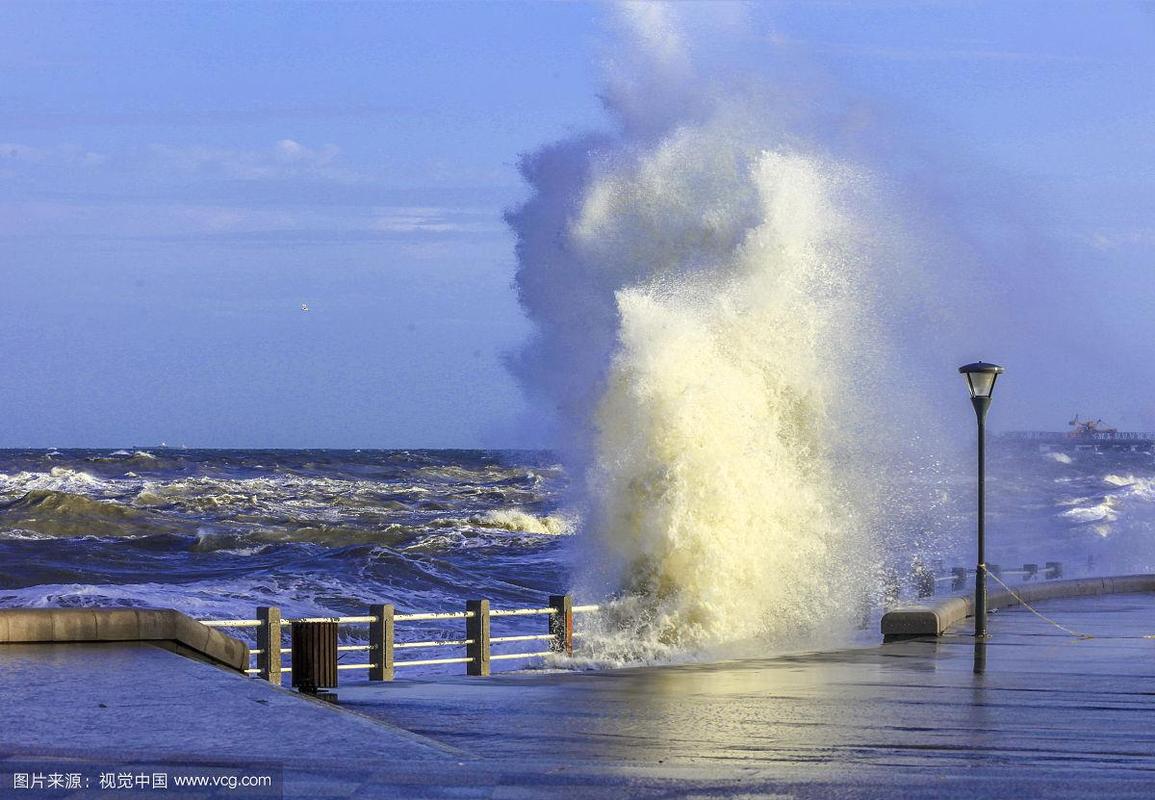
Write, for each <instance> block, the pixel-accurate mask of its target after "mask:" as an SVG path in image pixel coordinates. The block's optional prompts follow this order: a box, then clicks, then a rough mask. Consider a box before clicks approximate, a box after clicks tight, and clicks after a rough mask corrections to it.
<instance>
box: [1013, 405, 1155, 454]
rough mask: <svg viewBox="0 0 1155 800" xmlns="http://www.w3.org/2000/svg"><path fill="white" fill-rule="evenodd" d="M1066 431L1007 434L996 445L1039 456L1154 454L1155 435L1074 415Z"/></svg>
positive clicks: (1015, 432) (1014, 432)
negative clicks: (1034, 450)
mask: <svg viewBox="0 0 1155 800" xmlns="http://www.w3.org/2000/svg"><path fill="white" fill-rule="evenodd" d="M1067 424H1068V425H1069V426H1070V427H1071V430H1069V431H1011V432H1010V433H1004V434H1001V435H1000V436H999V437H998V440H999V441H1000V442H1006V443H1010V444H1019V445H1025V446H1027V447H1032V448H1037V449H1038V450H1039V451H1041V452H1052V451H1054V452H1071V451H1078V450H1092V451H1094V450H1099V451H1102V450H1114V451H1119V450H1124V451H1131V452H1136V453H1150V452H1152V451H1153V450H1155V433H1143V432H1137V431H1120V430H1116V429H1115V428H1111V427H1108V426H1106V425H1104V424H1103V420H1101V419H1099V420H1089V419H1086V420H1081V419H1079V415H1078V414H1076V415H1075V416H1074V418H1073V419H1072V420H1071V421H1070V422H1069V423H1067Z"/></svg>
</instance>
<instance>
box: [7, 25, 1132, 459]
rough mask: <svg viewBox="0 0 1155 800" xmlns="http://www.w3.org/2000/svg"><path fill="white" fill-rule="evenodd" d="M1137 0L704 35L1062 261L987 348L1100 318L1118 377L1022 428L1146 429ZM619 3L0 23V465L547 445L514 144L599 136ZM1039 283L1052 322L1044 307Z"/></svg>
mask: <svg viewBox="0 0 1155 800" xmlns="http://www.w3.org/2000/svg"><path fill="white" fill-rule="evenodd" d="M1152 8H1153V7H1152V6H1141V5H1132V4H1126V3H1109V4H1103V3H1086V4H1079V3H1014V4H1005V3H991V4H977V5H976V4H973V3H965V4H962V3H957V4H956V3H933V4H930V3H925V4H924V3H833V2H832V3H781V4H779V3H768V4H758V5H754V6H752V7H750V8H749V9H748V13H747V15H746V16H745V17H743V18H742V19H741V21H740V22H738V23H736V24H735V25H734V26H732V27H729V28H726V26H723V27H722V30H723V31H724V35H723V34H719V33H718V32H717V30H715V32H714V33H713V34H712V35H714V36H718V37H721V38H719V40H718V41H715V42H713V43H712V45H711V46H714V47H717V48H722V49H727V48H730V47H731V46H732V47H733V49H734V50H740V51H741V52H742V54H743V55H742V58H741V59H739V60H740V61H742V62H743V63H742V68H743V69H746V70H748V71H749V72H750V73H751V74H752V75H758V74H759V73H760V72H761V71H762V70H763V67H765V71H766V72H767V74H768V75H769V74H773V76H774V79H775V80H779V81H782V80H786V81H790V80H798V81H804V82H806V83H807V84H808V85H810V86H813V87H819V91H817V92H815V93H814V94H813V95H812V96H813V97H814V98H816V99H815V100H814V102H816V103H819V104H821V103H822V102H823V97H825V96H826V95H824V94H823V92H822V91H821V90H820V89H821V87H823V86H826V85H829V86H831V87H837V88H838V92H837V93H834V92H831V93H830V95H829V96H830V97H834V96H836V95H837V96H838V97H840V98H846V97H853V98H860V99H861V100H862V103H863V107H864V108H866V109H869V113H870V114H872V115H873V116H872V124H871V128H872V130H873V134H872V135H874V136H878V137H881V138H886V137H887V136H889V135H893V136H894V137H895V141H896V142H899V143H901V144H900V147H903V148H909V147H911V143H915V146H916V147H917V148H918V149H920V150H921V151H922V152H921V154H920V158H921V159H922V161H921V162H920V163H923V164H926V163H935V164H938V165H940V166H941V169H939V170H937V171H936V173H935V175H936V180H941V182H942V185H943V195H944V197H948V198H949V197H951V196H953V193H957V192H962V193H964V194H966V196H967V197H968V198H970V201H973V200H974V198H976V197H979V198H981V197H982V196H983V193H984V192H994V193H996V194H997V198H994V199H993V206H997V207H998V208H1000V209H1005V208H1008V207H1010V208H1013V209H1015V210H1016V213H1017V214H1019V215H1021V222H1022V224H1023V225H1024V226H1028V227H1034V228H1037V229H1038V230H1039V232H1040V237H1041V238H1042V239H1043V240H1045V241H1046V242H1047V243H1048V247H1051V248H1057V249H1059V250H1060V251H1062V252H1063V253H1064V255H1069V254H1070V253H1077V254H1078V255H1079V258H1078V260H1077V261H1078V267H1064V268H1063V269H1060V270H1058V271H1056V272H1053V273H1049V274H1048V275H1045V276H1044V275H1043V274H1041V273H1035V272H1031V271H1030V270H1027V271H1026V272H1023V273H1021V274H1019V275H1017V277H1015V279H1014V280H1015V281H1017V282H1019V283H1020V284H1022V285H1020V286H1019V287H1018V288H1017V290H1016V291H1017V293H1016V294H1013V295H1011V296H1010V299H1009V300H1008V304H1009V306H1013V305H1014V304H1016V303H1025V304H1026V305H1027V306H1028V307H1027V308H1024V311H1023V313H1024V315H1025V319H1026V322H1024V326H1023V327H1024V330H1025V332H1024V333H1023V334H1022V335H1021V336H1020V337H1019V338H1018V340H1017V341H1016V343H1015V346H1014V347H1010V346H1008V347H1005V348H1003V349H1009V350H1011V351H1012V352H1014V353H1015V354H1016V355H1023V354H1024V353H1025V352H1026V350H1027V349H1029V348H1028V345H1029V341H1030V332H1029V328H1030V320H1031V318H1032V315H1034V316H1039V317H1042V316H1050V315H1054V314H1083V312H1084V311H1085V314H1084V316H1087V317H1088V318H1093V320H1094V322H1093V324H1089V323H1084V324H1082V326H1076V328H1075V329H1073V331H1072V333H1071V336H1072V344H1071V346H1072V347H1073V348H1076V349H1077V350H1078V355H1079V357H1080V358H1086V359H1097V360H1098V362H1100V364H1101V365H1103V366H1104V367H1105V368H1104V369H1103V370H1102V372H1101V373H1097V374H1096V380H1094V381H1088V385H1087V386H1081V387H1076V388H1073V389H1072V390H1071V391H1070V392H1069V394H1068V396H1064V397H1055V396H1054V392H1053V391H1048V392H1045V393H1044V392H1043V391H1042V390H1041V389H1040V391H1039V393H1038V394H1037V395H1036V396H1034V398H1033V400H1034V402H1033V403H1032V404H1028V403H1027V402H1026V401H1025V400H1024V401H1023V402H1021V403H1020V404H1019V406H1017V407H1012V410H1011V411H1009V412H1008V419H1009V420H1010V421H1011V422H1020V423H1021V424H1023V425H1028V424H1029V423H1030V422H1031V420H1032V419H1034V417H1035V416H1045V417H1047V421H1050V420H1049V418H1050V417H1051V416H1054V415H1055V414H1057V413H1059V412H1058V409H1060V408H1062V409H1065V411H1064V412H1063V413H1064V414H1068V413H1070V411H1072V410H1076V408H1073V407H1072V406H1076V407H1078V406H1079V404H1080V403H1082V404H1085V405H1084V406H1082V407H1078V409H1077V410H1081V411H1084V412H1087V413H1093V414H1095V415H1103V416H1108V415H1113V419H1112V421H1116V422H1118V423H1119V424H1124V425H1127V426H1128V427H1139V426H1147V427H1155V399H1150V398H1149V397H1148V395H1147V393H1146V392H1145V391H1142V392H1140V391H1136V389H1135V387H1136V386H1142V387H1148V386H1151V385H1152V381H1151V378H1152V377H1153V376H1152V370H1151V368H1150V367H1148V366H1147V365H1146V364H1145V363H1144V360H1143V357H1144V354H1145V353H1146V344H1145V343H1146V342H1147V341H1150V340H1152V338H1153V335H1155V330H1153V328H1155V325H1153V324H1152V322H1151V319H1152V310H1153V309H1152V303H1151V300H1150V298H1151V297H1152V296H1153V295H1152V292H1155V279H1153V277H1152V272H1153V270H1152V260H1151V259H1150V258H1149V255H1150V253H1151V251H1152V246H1153V244H1155V225H1153V224H1152V222H1151V220H1152V219H1153V218H1155V191H1153V189H1152V185H1153V182H1152V178H1153V177H1155V176H1153V175H1152V166H1151V165H1152V164H1153V163H1155V136H1152V131H1153V130H1155V91H1153V89H1155V86H1153V85H1152V84H1153V82H1155V69H1153V67H1155V63H1153V62H1155V55H1153V54H1155V48H1153V47H1152V44H1153V43H1155V12H1153V11H1152ZM719 9H722V6H720V5H717V4H713V5H707V6H705V7H704V8H700V9H698V12H700V13H710V14H720V13H722V11H721V10H719ZM608 16H609V10H608V9H607V7H605V6H603V5H594V4H576V3H575V4H565V3H532V4H528V3H527V4H520V3H473V2H471V3H420V4H418V3H412V4H408V3H372V4H358V3H300V4H298V3H163V4H162V3H132V4H123V3H58V2H52V3H49V2H40V3H21V2H8V3H5V4H3V5H0V341H2V342H3V351H2V352H3V359H4V369H3V370H0V411H2V413H3V418H4V424H3V425H2V426H0V446H45V447H46V446H58V447H64V446H101V447H103V446H125V445H130V444H137V445H149V444H155V443H157V442H161V441H165V442H168V443H169V444H188V445H191V446H250V447H290V446H302V447H325V446H328V447H421V446H429V447H451V446H459V447H473V446H533V445H539V444H544V443H545V442H542V441H540V440H538V439H537V438H535V435H534V434H532V433H530V432H529V431H530V430H531V428H528V427H526V426H524V425H523V421H524V419H525V417H526V415H527V414H531V413H532V412H530V411H529V410H528V409H527V408H526V406H525V401H524V399H523V398H522V395H521V393H520V391H519V389H518V387H517V386H516V385H515V383H514V381H513V380H512V379H511V378H510V377H509V376H508V374H507V372H506V370H505V367H504V364H503V359H504V356H505V354H507V353H509V352H510V351H512V350H513V349H515V348H517V347H518V345H519V343H520V342H522V341H523V340H524V339H525V337H527V336H528V335H529V334H530V329H529V326H528V324H527V323H526V322H525V320H524V318H523V317H522V315H521V314H520V312H519V310H518V307H517V303H516V299H515V297H514V295H513V292H512V290H511V289H510V281H511V278H512V274H513V268H514V257H513V252H512V238H511V236H510V234H509V232H508V231H507V230H506V228H505V226H504V223H503V222H502V219H501V215H502V212H503V210H504V209H506V208H509V207H510V206H512V205H514V204H516V203H517V202H518V201H519V200H520V199H521V198H523V197H524V196H525V192H526V190H525V188H524V187H523V185H522V183H521V181H520V179H519V176H518V173H517V159H518V156H519V154H521V153H525V152H528V151H532V150H533V149H535V148H537V147H539V146H541V145H543V144H546V143H549V142H551V141H554V140H557V139H559V138H561V137H565V136H570V135H575V134H578V133H580V132H583V131H586V130H589V129H591V128H593V129H596V128H600V127H604V126H607V125H609V124H610V122H609V121H608V120H607V119H606V118H605V115H604V114H603V112H602V109H601V106H600V103H599V100H598V93H599V91H601V89H600V87H601V81H602V76H603V71H604V70H605V69H606V66H605V65H606V63H607V61H610V62H612V60H613V58H614V50H613V48H614V45H613V39H612V37H611V35H610V33H609V31H608V28H609V25H608ZM726 37H729V39H727V38H726ZM775 65H776V66H775ZM783 65H785V68H784V67H783ZM840 102H843V101H841V100H840ZM980 175H981V176H982V180H981V186H979V187H978V188H976V187H975V186H972V185H970V184H971V183H972V182H980V181H979V180H978V178H977V177H976V176H980ZM992 178H993V179H992ZM960 187H961V188H960ZM944 202H945V201H944ZM1018 255H1021V254H1018ZM1008 257H1010V256H1009V255H1008ZM1064 270H1065V271H1064ZM1036 279H1038V281H1037V282H1038V283H1039V284H1040V291H1041V292H1043V294H1044V295H1047V293H1048V292H1050V293H1053V296H1055V297H1058V298H1064V297H1067V298H1070V299H1071V300H1072V302H1071V303H1070V305H1065V304H1063V303H1062V302H1061V300H1060V301H1056V303H1050V302H1042V303H1039V304H1036V305H1035V306H1034V307H1029V306H1030V302H1029V298H1030V296H1031V293H1032V291H1033V289H1032V288H1031V287H1032V286H1033V285H1034V283H1033V282H1034V281H1035V280H1036ZM1047 296H1050V295H1047ZM1024 298H1026V299H1024ZM302 304H307V305H308V307H309V310H308V311H307V312H306V311H302V310H301V305H302ZM1080 309H1083V311H1080ZM1076 334H1077V335H1076ZM1093 336H1098V337H1101V340H1100V342H1094V341H1091V342H1088V341H1087V340H1088V338H1091V337H1093ZM976 344H977V346H978V347H980V348H981V347H985V348H987V351H989V350H996V351H997V350H998V349H999V348H1000V347H1002V346H1003V345H1005V344H1006V343H1005V342H1003V341H999V340H997V339H992V338H990V337H988V338H987V339H986V340H984V337H983V335H982V334H978V333H976ZM988 357H989V356H988ZM1031 369H1034V370H1035V371H1034V372H1032V371H1031ZM1031 369H1026V370H1024V371H1022V372H1021V373H1020V374H1023V375H1024V380H1025V381H1034V382H1035V383H1036V385H1038V386H1040V387H1042V386H1052V385H1053V384H1054V383H1055V380H1054V378H1053V376H1052V378H1051V380H1050V382H1049V383H1048V380H1047V379H1046V378H1045V376H1044V375H1042V374H1040V371H1041V370H1043V369H1053V366H1044V365H1035V366H1034V367H1032V368H1031ZM1113 375H1114V376H1120V377H1118V378H1112V377H1111V376H1113ZM1102 376H1106V377H1102ZM1048 403H1050V405H1048Z"/></svg>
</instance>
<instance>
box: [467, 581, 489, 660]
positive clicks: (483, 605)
mask: <svg viewBox="0 0 1155 800" xmlns="http://www.w3.org/2000/svg"><path fill="white" fill-rule="evenodd" d="M465 611H466V613H468V614H471V615H472V616H469V617H466V619H465V638H466V639H469V640H470V642H471V644H469V645H466V650H465V655H466V656H468V657H469V663H468V664H466V665H465V674H466V675H480V676H483V677H484V676H486V675H488V674H489V601H488V600H468V601H466V603H465Z"/></svg>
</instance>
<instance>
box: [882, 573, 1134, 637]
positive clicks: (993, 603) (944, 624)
mask: <svg viewBox="0 0 1155 800" xmlns="http://www.w3.org/2000/svg"><path fill="white" fill-rule="evenodd" d="M1014 589H1015V593H1016V594H1018V595H1019V597H1021V598H1022V599H1023V600H1025V601H1026V602H1028V603H1035V602H1038V601H1040V600H1053V599H1055V598H1059V597H1082V596H1086V595H1098V594H1128V593H1135V592H1155V575H1115V576H1110V577H1105V578H1079V579H1077V580H1069V581H1047V582H1045V583H1026V584H1022V585H1020V586H1016V587H1014ZM974 602H975V599H974V595H973V594H972V595H960V596H958V597H948V598H946V599H944V600H940V601H939V602H937V603H929V604H926V605H916V606H905V607H903V608H896V609H894V610H893V611H887V612H886V613H885V614H884V615H883V616H882V637H883V641H886V642H891V641H894V640H896V639H910V638H913V637H916V636H942V635H943V634H944V633H945V632H946V630H947V629H948V628H950V626H951V625H954V624H955V623H956V622H962V621H963V620H964V619H966V618H967V617H969V616H971V615H972V614H973V613H974ZM1018 603H1019V601H1018V600H1017V599H1016V598H1015V597H1014V595H1012V594H1011V593H1010V592H1008V591H1007V590H1006V589H1003V588H1001V587H1000V588H999V590H998V591H995V592H991V591H988V592H987V608H988V609H996V608H1006V607H1007V606H1014V605H1018Z"/></svg>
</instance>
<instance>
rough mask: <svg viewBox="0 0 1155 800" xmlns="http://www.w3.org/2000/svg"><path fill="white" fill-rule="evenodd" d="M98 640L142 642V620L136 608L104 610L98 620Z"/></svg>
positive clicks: (101, 610)
mask: <svg viewBox="0 0 1155 800" xmlns="http://www.w3.org/2000/svg"><path fill="white" fill-rule="evenodd" d="M96 638H97V639H98V640H99V641H102V642H133V641H139V640H140V619H139V618H138V617H137V614H136V609H134V608H102V609H100V614H99V615H98V616H97V618H96Z"/></svg>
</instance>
